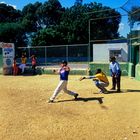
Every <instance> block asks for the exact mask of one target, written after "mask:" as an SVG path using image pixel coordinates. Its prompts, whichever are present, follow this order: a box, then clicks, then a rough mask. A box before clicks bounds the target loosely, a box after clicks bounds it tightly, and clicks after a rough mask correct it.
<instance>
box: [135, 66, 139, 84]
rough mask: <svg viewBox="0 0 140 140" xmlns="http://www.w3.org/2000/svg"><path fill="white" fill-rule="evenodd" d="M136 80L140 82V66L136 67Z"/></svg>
mask: <svg viewBox="0 0 140 140" xmlns="http://www.w3.org/2000/svg"><path fill="white" fill-rule="evenodd" d="M135 79H136V80H139V81H140V64H137V65H136V69H135Z"/></svg>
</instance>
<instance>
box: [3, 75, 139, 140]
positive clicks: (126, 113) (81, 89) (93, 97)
mask: <svg viewBox="0 0 140 140" xmlns="http://www.w3.org/2000/svg"><path fill="white" fill-rule="evenodd" d="M79 77H80V76H70V77H69V84H68V89H70V90H73V91H76V92H77V93H79V100H78V101H74V100H73V97H71V96H70V95H67V94H64V93H60V94H59V96H58V97H57V99H56V102H55V103H53V104H48V103H47V101H48V99H49V97H50V96H51V95H52V93H53V91H54V89H55V88H56V86H57V84H58V82H59V76H57V75H40V76H2V75H0V140H140V82H139V81H136V80H134V79H130V78H128V77H122V93H110V94H97V93H98V90H97V88H96V87H95V86H94V84H93V83H92V81H91V80H84V81H78V79H79ZM109 80H110V81H111V79H109ZM110 88H111V85H110V86H109V87H108V89H110ZM101 101H102V102H103V103H102V104H101Z"/></svg>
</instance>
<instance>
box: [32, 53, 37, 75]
mask: <svg viewBox="0 0 140 140" xmlns="http://www.w3.org/2000/svg"><path fill="white" fill-rule="evenodd" d="M31 61H32V70H33V75H35V74H36V64H37V58H36V57H35V55H32V56H31Z"/></svg>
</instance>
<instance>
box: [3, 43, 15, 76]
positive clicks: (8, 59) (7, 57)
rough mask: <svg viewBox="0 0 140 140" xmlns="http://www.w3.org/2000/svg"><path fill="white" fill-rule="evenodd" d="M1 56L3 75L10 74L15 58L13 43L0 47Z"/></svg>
mask: <svg viewBox="0 0 140 140" xmlns="http://www.w3.org/2000/svg"><path fill="white" fill-rule="evenodd" d="M2 54H3V74H4V75H7V74H12V64H13V59H14V56H15V51H14V44H13V43H3V45H2Z"/></svg>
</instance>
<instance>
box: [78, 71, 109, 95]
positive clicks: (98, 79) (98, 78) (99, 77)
mask: <svg viewBox="0 0 140 140" xmlns="http://www.w3.org/2000/svg"><path fill="white" fill-rule="evenodd" d="M83 79H93V81H94V82H95V85H96V87H97V88H99V89H100V93H107V92H108V91H107V89H106V88H105V87H107V86H108V85H109V81H108V79H107V76H106V75H105V74H104V73H103V72H102V70H101V69H97V71H96V74H95V75H94V76H88V77H81V78H80V79H79V80H80V81H82V80H83Z"/></svg>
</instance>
